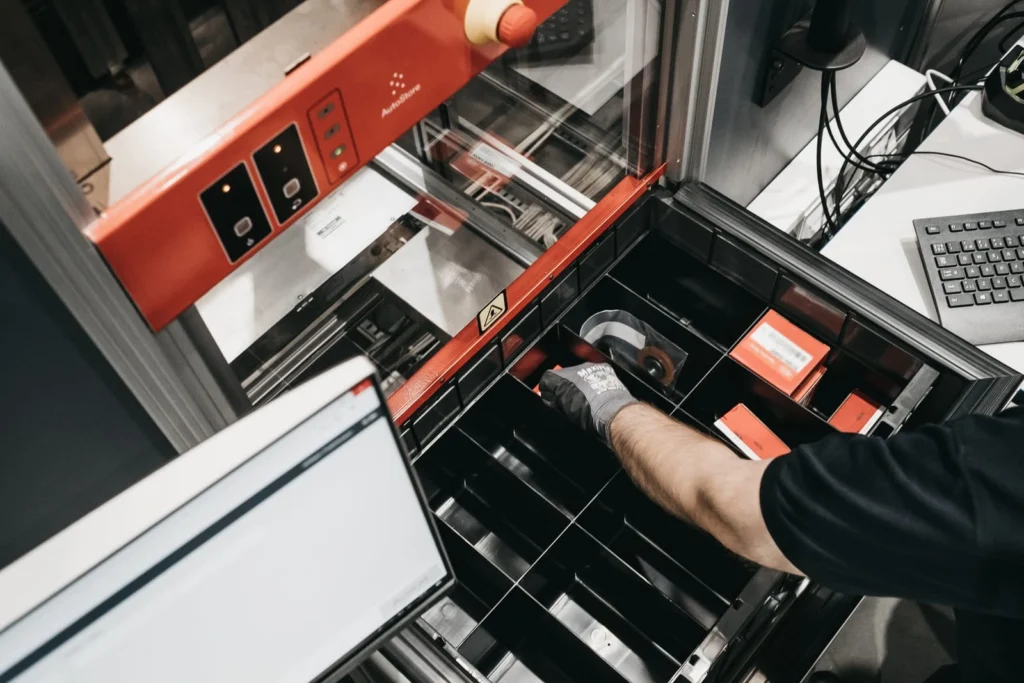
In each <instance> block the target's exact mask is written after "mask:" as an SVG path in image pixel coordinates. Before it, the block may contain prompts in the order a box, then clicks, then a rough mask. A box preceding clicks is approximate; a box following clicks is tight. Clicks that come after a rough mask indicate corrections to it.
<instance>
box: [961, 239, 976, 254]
mask: <svg viewBox="0 0 1024 683" xmlns="http://www.w3.org/2000/svg"><path fill="white" fill-rule="evenodd" d="M960 248H961V249H963V250H964V251H974V241H973V240H964V241H963V242H961V243H960Z"/></svg>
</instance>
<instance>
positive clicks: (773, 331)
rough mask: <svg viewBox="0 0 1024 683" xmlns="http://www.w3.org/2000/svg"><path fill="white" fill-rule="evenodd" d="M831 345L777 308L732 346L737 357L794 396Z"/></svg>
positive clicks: (734, 357) (733, 356)
mask: <svg viewBox="0 0 1024 683" xmlns="http://www.w3.org/2000/svg"><path fill="white" fill-rule="evenodd" d="M828 351H829V348H828V346H826V345H825V344H822V343H821V342H820V341H818V340H817V339H815V338H814V337H812V336H811V335H809V334H808V333H806V332H804V331H803V330H801V329H800V328H799V327H797V326H796V325H794V324H793V323H791V322H789V321H788V320H786V319H785V318H783V317H782V316H781V315H779V314H778V313H776V312H775V311H768V313H766V314H765V316H764V317H763V318H761V320H760V322H758V323H757V325H755V326H754V329H753V330H752V331H751V332H750V334H748V335H747V336H746V337H744V338H743V340H742V341H741V342H740V343H739V344H738V345H737V346H736V348H735V349H733V351H732V353H731V354H730V355H731V356H732V358H733V359H734V360H736V361H737V362H738V363H741V364H743V365H744V366H746V367H747V369H749V370H750V371H751V372H753V373H754V374H756V375H758V376H759V377H761V378H762V379H763V380H765V381H766V382H769V383H770V384H772V385H774V386H775V387H776V388H777V389H779V390H780V391H782V392H783V393H785V394H787V395H789V396H792V395H793V394H794V392H796V391H797V389H799V388H800V384H801V383H802V382H803V381H804V380H805V379H807V377H808V376H809V375H810V374H811V373H812V372H813V371H814V370H815V368H817V367H818V366H819V365H821V362H822V361H823V360H824V359H825V355H826V354H827V353H828Z"/></svg>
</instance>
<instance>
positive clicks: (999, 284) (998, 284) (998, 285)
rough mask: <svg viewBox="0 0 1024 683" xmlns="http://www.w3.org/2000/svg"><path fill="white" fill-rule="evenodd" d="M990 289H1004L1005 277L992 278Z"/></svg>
mask: <svg viewBox="0 0 1024 683" xmlns="http://www.w3.org/2000/svg"><path fill="white" fill-rule="evenodd" d="M992 289H1006V278H1005V277H994V278H992Z"/></svg>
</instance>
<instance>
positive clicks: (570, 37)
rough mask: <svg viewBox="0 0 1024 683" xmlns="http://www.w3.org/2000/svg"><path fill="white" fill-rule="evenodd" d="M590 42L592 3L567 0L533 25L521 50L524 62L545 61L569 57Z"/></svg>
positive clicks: (592, 17)
mask: <svg viewBox="0 0 1024 683" xmlns="http://www.w3.org/2000/svg"><path fill="white" fill-rule="evenodd" d="M593 42H594V4H593V2H592V1H591V0H569V2H567V3H566V4H565V6H564V7H562V9H560V10H558V11H557V12H555V13H554V14H552V15H551V17H550V18H549V19H548V20H547V21H545V22H544V23H543V24H541V25H540V26H539V27H538V28H537V32H536V33H535V34H534V36H533V40H532V41H530V44H529V45H527V46H526V47H525V48H523V52H524V54H525V56H526V59H527V60H528V61H531V62H547V61H551V60H558V59H565V58H566V57H572V56H573V55H575V54H576V53H578V52H579V51H580V50H582V49H583V48H585V47H587V46H589V45H590V44H591V43H593Z"/></svg>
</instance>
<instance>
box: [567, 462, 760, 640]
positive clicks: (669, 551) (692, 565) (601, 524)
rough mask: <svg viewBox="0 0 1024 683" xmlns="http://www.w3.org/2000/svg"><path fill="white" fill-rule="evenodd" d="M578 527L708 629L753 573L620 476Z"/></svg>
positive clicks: (720, 546)
mask: <svg viewBox="0 0 1024 683" xmlns="http://www.w3.org/2000/svg"><path fill="white" fill-rule="evenodd" d="M580 526H582V527H583V528H584V529H585V530H586V531H588V532H589V533H590V534H591V535H593V536H594V537H595V538H597V539H598V540H600V541H601V542H602V543H603V544H604V545H606V546H607V547H608V548H610V549H611V550H613V551H614V552H615V554H616V555H618V556H619V557H620V558H622V559H623V561H625V562H626V563H628V564H629V565H630V566H631V567H633V569H634V570H636V571H637V573H639V574H640V575H641V576H643V577H645V578H646V579H647V580H648V581H649V582H650V583H651V585H653V586H655V587H656V588H658V590H660V591H661V593H662V594H663V595H665V597H666V598H668V599H669V600H671V601H672V602H674V603H676V604H677V605H678V606H679V607H680V608H681V609H683V610H684V611H685V612H687V614H689V615H690V616H691V617H692V618H693V619H694V620H695V621H697V622H698V623H700V624H701V625H703V626H704V627H705V628H708V629H710V628H711V626H713V625H714V622H715V621H716V620H717V619H718V617H720V616H721V615H722V614H723V613H724V612H725V610H726V608H727V607H728V606H729V604H730V603H731V602H732V601H733V600H734V599H735V598H736V596H737V595H739V594H740V592H741V591H742V590H743V588H744V586H746V584H747V582H748V581H749V580H750V578H751V577H752V576H753V575H754V572H755V571H756V569H757V568H756V566H755V565H753V564H751V563H748V562H746V561H745V560H743V559H742V558H740V557H738V556H736V555H734V554H732V553H731V552H729V551H728V550H726V549H725V548H724V547H723V546H722V545H721V544H719V543H718V541H716V540H715V539H714V538H712V537H711V536H709V535H708V534H706V533H704V532H703V531H701V530H699V529H697V528H696V527H694V526H692V525H690V524H686V523H685V522H683V521H681V520H679V519H676V518H675V517H673V516H672V515H670V514H669V513H667V512H665V511H664V510H662V509H661V508H660V507H658V505H656V504H655V503H653V502H651V500H650V499H649V498H648V497H647V496H646V495H645V494H644V493H643V492H641V491H640V490H639V489H637V488H636V486H635V485H634V484H633V482H632V481H630V479H629V477H628V476H627V475H626V473H625V472H622V473H621V474H619V476H617V477H616V478H615V480H614V481H613V482H612V483H611V484H610V485H609V486H608V487H607V488H606V489H605V490H604V491H602V492H601V495H600V496H599V497H598V499H597V500H596V501H595V502H594V504H593V505H591V506H590V507H589V508H588V509H587V512H586V513H585V514H584V515H583V516H582V517H581V518H580Z"/></svg>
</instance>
